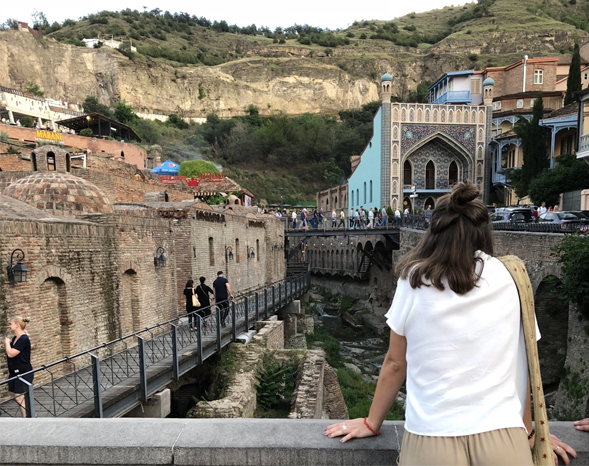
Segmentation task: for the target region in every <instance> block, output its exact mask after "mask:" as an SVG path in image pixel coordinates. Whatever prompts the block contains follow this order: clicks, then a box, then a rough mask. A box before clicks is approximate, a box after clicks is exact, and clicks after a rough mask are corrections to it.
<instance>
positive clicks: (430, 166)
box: [425, 160, 436, 189]
mask: <svg viewBox="0 0 589 466" xmlns="http://www.w3.org/2000/svg"><path fill="white" fill-rule="evenodd" d="M425 189H436V167H435V165H434V163H433V162H432V161H431V160H430V161H429V162H428V163H427V165H426V166H425Z"/></svg>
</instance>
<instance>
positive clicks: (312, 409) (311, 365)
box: [288, 350, 327, 419]
mask: <svg viewBox="0 0 589 466" xmlns="http://www.w3.org/2000/svg"><path fill="white" fill-rule="evenodd" d="M326 364H327V362H326V361H325V353H324V352H323V350H310V351H307V354H306V355H305V359H304V360H303V363H302V365H301V369H300V371H299V377H298V381H297V382H298V383H297V388H296V390H295V393H294V394H293V402H292V408H291V411H290V414H289V415H288V417H289V419H321V417H322V414H323V377H324V370H325V366H326Z"/></svg>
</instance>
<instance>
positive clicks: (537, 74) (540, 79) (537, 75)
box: [534, 70, 544, 84]
mask: <svg viewBox="0 0 589 466" xmlns="http://www.w3.org/2000/svg"><path fill="white" fill-rule="evenodd" d="M543 83H544V71H542V70H535V71H534V84H543Z"/></svg>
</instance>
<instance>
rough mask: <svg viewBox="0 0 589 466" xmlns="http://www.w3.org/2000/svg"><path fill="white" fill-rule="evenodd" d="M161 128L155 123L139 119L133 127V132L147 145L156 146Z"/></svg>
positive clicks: (160, 136)
mask: <svg viewBox="0 0 589 466" xmlns="http://www.w3.org/2000/svg"><path fill="white" fill-rule="evenodd" d="M161 126H162V125H161V124H160V123H159V122H157V121H151V120H144V119H143V118H140V119H139V120H138V121H137V123H136V125H135V130H136V131H137V134H139V136H140V137H141V139H143V140H144V141H145V142H146V143H147V144H158V143H159V142H160V140H161V138H162V129H161Z"/></svg>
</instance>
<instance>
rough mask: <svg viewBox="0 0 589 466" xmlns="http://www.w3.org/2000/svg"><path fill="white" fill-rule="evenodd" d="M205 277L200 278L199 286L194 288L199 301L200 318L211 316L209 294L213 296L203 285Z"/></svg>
mask: <svg viewBox="0 0 589 466" xmlns="http://www.w3.org/2000/svg"><path fill="white" fill-rule="evenodd" d="M205 280H206V278H205V277H200V278H199V281H200V285H198V286H197V287H196V295H197V296H198V300H199V301H200V307H199V308H198V309H199V314H200V316H201V317H207V316H210V315H211V300H210V299H209V293H210V294H214V293H213V290H212V289H211V288H210V287H208V286H207V285H205Z"/></svg>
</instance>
